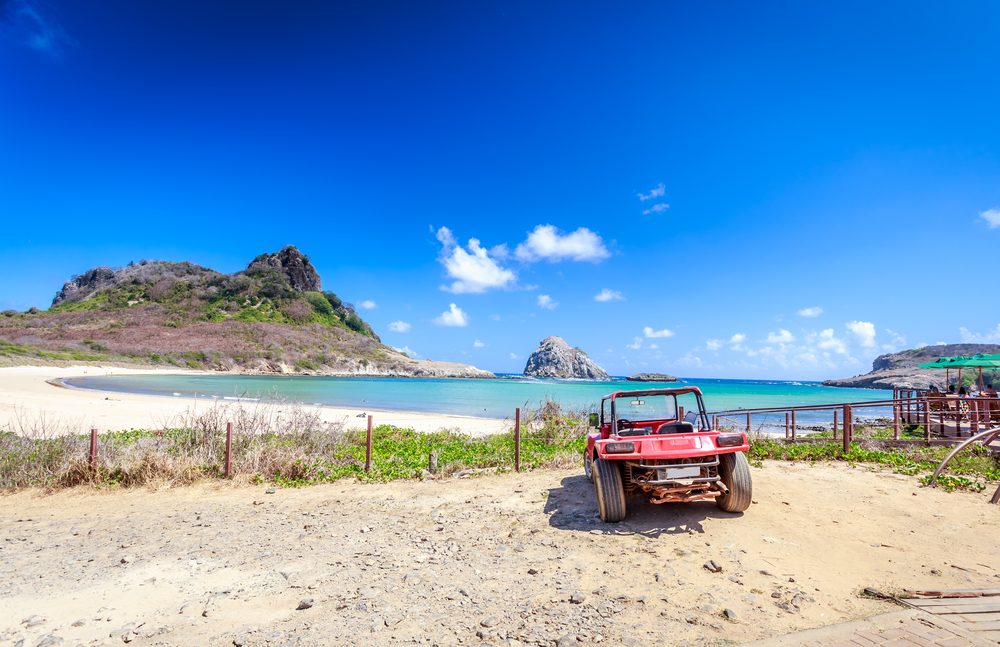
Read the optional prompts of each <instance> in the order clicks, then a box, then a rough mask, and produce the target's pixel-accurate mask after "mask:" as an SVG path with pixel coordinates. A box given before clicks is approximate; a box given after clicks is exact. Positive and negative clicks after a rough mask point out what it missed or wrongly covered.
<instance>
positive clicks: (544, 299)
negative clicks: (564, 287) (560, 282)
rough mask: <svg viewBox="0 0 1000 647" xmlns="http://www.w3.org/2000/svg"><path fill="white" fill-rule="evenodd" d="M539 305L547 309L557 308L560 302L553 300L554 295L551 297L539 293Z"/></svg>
mask: <svg viewBox="0 0 1000 647" xmlns="http://www.w3.org/2000/svg"><path fill="white" fill-rule="evenodd" d="M538 305H539V307H542V308H545V309H546V310H555V309H556V306H558V305H559V304H558V303H556V302H555V301H553V300H552V297H550V296H549V295H547V294H539V295H538Z"/></svg>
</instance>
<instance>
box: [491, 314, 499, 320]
mask: <svg viewBox="0 0 1000 647" xmlns="http://www.w3.org/2000/svg"><path fill="white" fill-rule="evenodd" d="M490 319H492V320H493V321H500V315H490Z"/></svg>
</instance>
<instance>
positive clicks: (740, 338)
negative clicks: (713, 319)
mask: <svg viewBox="0 0 1000 647" xmlns="http://www.w3.org/2000/svg"><path fill="white" fill-rule="evenodd" d="M746 340H747V336H746V335H744V334H743V333H739V332H738V333H736V334H735V335H733V336H732V337H730V338H729V341H727V342H726V343H727V344H742V343H743V342H745V341H746Z"/></svg>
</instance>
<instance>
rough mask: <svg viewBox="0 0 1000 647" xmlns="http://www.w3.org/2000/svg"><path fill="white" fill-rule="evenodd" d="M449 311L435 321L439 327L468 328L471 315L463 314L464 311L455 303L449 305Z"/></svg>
mask: <svg viewBox="0 0 1000 647" xmlns="http://www.w3.org/2000/svg"><path fill="white" fill-rule="evenodd" d="M448 305H449V308H450V309H449V310H448V311H446V312H442V313H441V316H440V317H438V318H437V319H435V320H434V323H436V324H437V325H439V326H459V327H461V326H468V325H469V315H467V314H465V313H464V312H462V309H461V308H459V307H458V306H456V305H455V304H454V303H451V304H448Z"/></svg>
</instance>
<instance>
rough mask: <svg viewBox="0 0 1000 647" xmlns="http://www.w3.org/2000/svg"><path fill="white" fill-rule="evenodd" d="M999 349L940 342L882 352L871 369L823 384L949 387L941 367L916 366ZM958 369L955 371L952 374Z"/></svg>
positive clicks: (866, 387) (992, 346) (826, 381)
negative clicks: (861, 373)
mask: <svg viewBox="0 0 1000 647" xmlns="http://www.w3.org/2000/svg"><path fill="white" fill-rule="evenodd" d="M978 353H984V354H994V353H1000V345H997V344H939V345H937V346H924V347H923V348H913V349H910V350H904V351H900V352H898V353H886V354H885V355H879V356H878V357H876V358H875V361H874V362H872V370H871V372H869V373H865V374H864V375H855V376H854V377H849V378H844V379H840V380H824V382H823V386H839V387H844V388H854V389H886V390H890V391H891V390H892V389H929V388H930V387H932V386H936V387H938V388H939V389H944V388H946V387H947V385H946V384H945V377H946V373H945V372H944V371H941V370H934V369H924V368H917V366H918V365H920V364H926V363H928V362H933V361H934V360H936V359H938V358H940V357H957V356H963V355H976V354H978ZM954 374H955V372H954V371H952V377H954Z"/></svg>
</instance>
